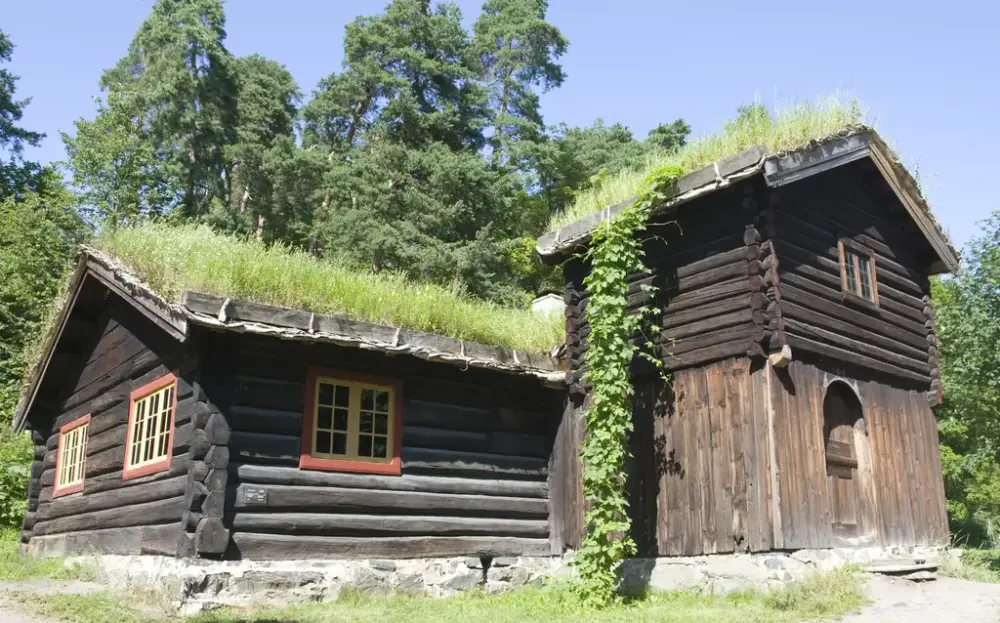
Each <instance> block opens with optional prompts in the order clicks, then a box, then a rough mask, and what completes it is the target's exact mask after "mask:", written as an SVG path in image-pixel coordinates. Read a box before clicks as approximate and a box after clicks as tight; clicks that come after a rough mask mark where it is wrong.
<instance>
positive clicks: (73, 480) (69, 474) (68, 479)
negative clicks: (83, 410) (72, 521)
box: [52, 415, 90, 497]
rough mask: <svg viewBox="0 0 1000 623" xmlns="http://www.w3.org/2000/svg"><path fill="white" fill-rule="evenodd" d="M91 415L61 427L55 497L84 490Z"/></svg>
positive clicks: (53, 492) (53, 493)
mask: <svg viewBox="0 0 1000 623" xmlns="http://www.w3.org/2000/svg"><path fill="white" fill-rule="evenodd" d="M89 428H90V416H89V415H85V416H83V417H81V418H78V419H75V420H73V421H72V422H70V423H69V424H66V425H65V426H63V427H62V428H60V429H59V449H58V450H57V454H56V482H55V488H54V489H53V491H52V495H53V497H59V496H61V495H69V494H70V493H76V492H78V491H82V490H83V477H84V471H85V470H86V467H87V430H88V429H89Z"/></svg>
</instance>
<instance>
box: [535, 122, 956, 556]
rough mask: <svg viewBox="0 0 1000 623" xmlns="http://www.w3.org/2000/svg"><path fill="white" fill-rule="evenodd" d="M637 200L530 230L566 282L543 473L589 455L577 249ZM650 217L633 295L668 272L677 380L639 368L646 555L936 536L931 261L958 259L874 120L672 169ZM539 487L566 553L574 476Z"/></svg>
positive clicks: (939, 496)
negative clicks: (560, 359) (559, 415)
mask: <svg viewBox="0 0 1000 623" xmlns="http://www.w3.org/2000/svg"><path fill="white" fill-rule="evenodd" d="M630 203H631V201H626V202H624V203H622V204H619V205H616V206H611V207H608V208H606V209H605V210H604V211H602V212H600V213H598V214H594V215H592V216H590V217H586V218H583V219H581V220H579V221H576V222H573V223H570V224H568V225H566V226H564V227H561V228H559V229H558V230H555V231H552V232H550V233H548V234H546V235H545V236H543V237H542V238H540V239H539V244H538V251H539V253H540V254H541V256H542V257H543V258H544V259H545V260H547V261H549V262H551V263H553V264H556V263H559V264H562V265H563V266H564V274H565V278H566V291H565V301H566V304H567V310H566V316H567V321H566V328H567V356H568V358H569V361H570V372H569V379H568V383H569V395H570V408H568V409H567V414H566V416H565V421H564V423H563V425H562V426H561V427H560V430H559V435H558V438H557V440H556V444H555V454H554V457H553V461H554V462H553V466H552V470H553V471H557V472H563V473H568V474H569V473H571V474H574V475H576V474H578V470H579V469H580V466H579V464H578V459H577V457H576V454H575V453H574V452H573V449H574V448H575V447H576V446H577V445H578V444H579V443H580V441H581V439H582V435H583V426H582V423H581V419H580V416H579V412H580V410H581V409H583V408H584V406H585V404H586V399H587V395H588V385H587V382H586V379H585V378H584V371H585V370H586V351H587V336H588V332H589V329H588V323H587V315H586V309H587V302H588V292H587V288H586V285H585V278H586V276H587V274H588V270H589V269H588V266H587V262H586V259H585V256H584V255H582V254H581V253H580V252H581V251H582V250H584V249H586V248H587V245H588V244H589V243H590V236H591V232H592V231H593V230H594V228H595V227H596V226H598V225H599V224H600V223H601V222H602V221H603V220H605V219H608V218H613V217H614V215H615V214H616V213H618V212H619V211H620V210H621V209H623V208H624V207H625V206H627V205H629V204H630ZM647 224H648V230H647V231H646V232H643V234H642V235H643V236H644V237H645V238H644V243H643V245H644V246H643V250H644V252H645V262H646V266H647V268H649V269H650V273H649V274H635V275H632V276H630V278H629V284H628V292H629V302H630V304H631V305H633V306H639V305H642V304H644V303H646V302H648V300H649V297H650V295H649V294H648V293H647V292H645V291H644V290H643V288H642V284H644V283H653V284H655V285H656V286H657V287H658V292H657V294H656V295H655V296H657V297H658V298H657V300H656V301H655V307H657V308H660V309H662V316H659V324H661V325H662V334H661V335H660V336H659V337H658V338H657V339H658V346H657V348H658V351H659V352H658V353H657V356H658V357H661V358H662V359H661V361H662V362H663V365H664V369H665V370H666V371H667V372H668V373H669V377H668V379H669V382H664V380H663V378H662V376H663V375H661V374H658V373H657V371H656V369H655V367H654V366H642V365H640V364H641V363H642V362H640V361H638V360H637V361H636V362H635V363H634V364H633V366H632V372H631V374H632V381H633V386H634V388H635V400H634V411H633V420H634V422H633V424H634V433H633V434H632V436H631V441H630V443H631V448H630V450H631V454H632V457H633V458H632V461H631V465H630V467H629V470H628V472H629V473H628V483H629V484H628V487H629V495H630V513H631V515H632V527H633V536H634V539H635V541H636V543H637V546H638V550H639V554H640V555H641V556H694V555H702V554H715V553H725V552H766V551H770V550H797V549H803V548H833V547H853V546H892V545H902V546H910V545H938V544H943V543H945V542H946V541H947V539H948V535H949V532H948V523H947V516H946V512H945V497H944V487H943V483H942V474H941V462H940V456H939V451H938V437H937V426H936V420H935V417H934V413H933V411H932V409H933V408H934V407H935V406H937V405H938V404H940V402H941V398H942V393H941V381H940V378H939V367H938V349H937V339H936V336H935V332H934V316H933V313H932V309H931V301H930V284H929V281H928V277H929V276H931V275H934V274H938V273H943V272H950V271H954V270H955V269H956V268H957V265H958V256H957V255H956V253H955V251H954V249H953V248H952V247H951V246H950V244H949V243H948V240H947V238H946V237H945V236H944V234H943V233H942V231H941V229H940V228H939V227H938V225H937V223H936V221H935V220H934V219H933V217H932V216H931V214H930V211H929V208H928V206H927V203H926V202H925V200H924V199H923V197H922V196H921V194H920V191H919V189H918V187H917V184H916V182H915V181H914V179H913V178H912V177H911V176H910V175H909V174H908V173H907V172H906V170H905V169H904V168H903V167H902V166H901V165H900V164H899V163H898V162H897V161H896V159H895V158H894V157H893V155H892V153H891V152H890V150H889V149H888V148H887V147H886V145H885V144H884V142H883V141H882V140H881V139H880V138H879V136H878V135H877V134H876V133H875V132H874V131H872V130H870V129H867V128H860V129H858V130H855V131H852V132H849V133H845V134H841V135H838V136H833V137H827V138H826V139H824V140H821V141H815V142H813V143H812V144H810V145H809V146H807V147H805V148H802V149H799V150H796V151H794V152H791V153H784V154H768V153H767V152H766V150H764V149H763V148H761V147H755V148H751V149H749V150H746V151H744V152H742V153H739V154H735V155H733V156H731V157H729V158H726V159H724V160H721V161H719V162H716V163H714V164H713V165H710V166H708V167H706V168H704V169H701V170H698V171H694V172H692V173H690V174H688V175H686V176H684V177H682V178H680V179H679V180H677V182H676V184H675V185H674V188H673V189H672V192H671V193H670V198H669V199H667V200H666V201H665V202H664V203H663V204H662V205H660V206H659V207H658V208H656V209H654V210H653V211H652V215H651V216H650V218H649V221H648V223H647ZM574 405H575V409H576V415H574V413H573V408H574ZM560 482H565V479H564V480H562V481H560ZM574 482H575V481H574ZM549 496H550V503H551V505H552V509H553V512H554V513H556V514H557V516H558V518H559V521H556V522H555V523H554V524H553V539H554V540H556V541H559V542H561V543H563V545H564V546H565V547H570V548H572V547H576V546H577V545H578V544H579V543H580V539H581V536H582V532H583V529H584V528H583V514H582V510H581V509H582V507H583V500H582V499H581V493H580V490H579V488H578V487H576V486H575V484H574V486H571V487H566V488H553V489H551V490H550V491H549Z"/></svg>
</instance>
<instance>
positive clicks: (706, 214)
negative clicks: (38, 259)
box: [14, 129, 958, 559]
mask: <svg viewBox="0 0 1000 623" xmlns="http://www.w3.org/2000/svg"><path fill="white" fill-rule="evenodd" d="M624 205H626V204H622V205H618V206H611V207H609V208H607V209H605V210H604V211H603V212H602V213H600V214H597V215H594V216H592V217H588V218H584V219H582V220H581V221H578V222H575V223H571V224H569V225H567V226H565V227H562V228H560V229H558V230H556V231H553V232H550V233H549V234H547V235H545V236H543V237H542V238H540V239H539V245H538V252H539V253H540V255H541V256H542V257H543V259H545V260H546V261H549V262H551V263H553V264H555V263H560V264H562V266H563V270H564V272H565V277H566V290H565V297H564V300H565V302H566V312H565V313H566V337H565V343H564V344H563V345H562V346H561V347H560V349H559V350H558V351H554V352H557V353H559V357H557V358H554V357H552V356H550V355H549V354H547V353H529V352H519V351H512V350H509V349H505V348H498V347H494V346H487V345H483V344H474V343H470V342H464V341H461V340H456V339H452V338H447V337H443V336H439V335H432V334H428V333H421V332H419V331H413V330H409V329H406V328H401V327H392V326H385V325H377V324H372V323H366V322H359V321H356V320H349V319H346V318H342V317H336V316H327V315H320V314H317V313H312V312H310V311H307V310H296V309H285V308H279V307H274V306H270V305H263V304H260V303H258V302H254V301H249V300H239V299H232V298H229V297H225V296H219V295H212V294H205V293H199V292H184V293H183V294H182V295H181V296H180V300H179V301H171V300H168V299H167V298H165V297H163V296H161V295H159V294H158V293H157V292H155V291H154V290H153V289H152V288H151V287H149V286H148V285H147V284H145V283H144V282H143V281H142V280H141V276H140V275H137V274H136V273H135V271H132V270H130V269H129V267H128V266H125V265H124V264H122V263H121V262H120V261H118V260H116V259H115V258H114V257H109V256H107V255H106V254H104V253H102V252H100V251H96V250H92V249H85V250H84V251H83V252H82V254H81V257H80V260H79V263H78V265H77V268H76V271H75V272H74V273H73V275H72V276H71V278H70V288H69V293H70V295H69V297H68V298H67V301H66V303H65V304H64V305H63V307H62V308H61V310H60V313H59V316H58V318H57V322H56V325H55V330H54V331H52V332H51V334H50V336H49V338H48V340H47V342H46V344H45V347H44V349H43V354H42V356H41V358H40V360H39V361H38V363H37V365H36V366H35V368H34V369H33V370H32V372H31V376H30V378H29V379H28V385H27V390H26V391H25V393H24V395H23V396H22V400H21V402H20V403H19V405H18V408H17V410H16V412H15V414H14V426H15V428H17V429H19V430H25V429H27V430H30V431H31V435H32V438H33V441H34V448H35V449H34V463H33V464H32V467H31V480H30V491H29V501H28V510H27V512H26V514H25V518H24V523H23V528H22V542H23V548H24V550H25V551H26V552H27V553H29V554H31V555H37V556H46V555H65V554H93V553H109V554H159V555H167V556H177V557H188V556H201V557H209V558H226V559H302V558H324V557H326V558H406V557H418V558H434V557H451V556H559V555H562V554H563V553H564V552H566V551H567V550H572V549H575V548H577V547H578V546H579V544H580V541H581V539H582V536H583V531H584V519H583V517H584V500H583V493H582V466H581V464H580V460H579V444H580V442H581V440H582V438H583V435H584V426H583V419H582V415H581V414H582V411H583V409H584V408H585V406H586V401H587V394H588V385H587V383H586V381H585V379H584V372H585V370H586V350H587V335H588V327H587V321H586V308H587V300H588V293H587V290H586V287H585V283H584V281H585V278H586V275H587V271H588V267H587V264H586V260H585V259H584V257H583V256H581V255H580V251H581V250H584V249H586V248H587V245H588V243H589V241H590V233H591V231H592V230H593V228H594V227H595V226H597V225H599V224H600V222H601V221H602V220H603V219H607V218H612V217H613V216H614V214H616V213H617V212H618V211H620V210H621V209H622V207H623V206H624ZM648 233H650V234H652V235H650V236H648V238H647V239H645V242H644V244H645V251H646V260H647V264H648V266H649V268H650V269H651V273H650V274H648V275H645V274H644V275H634V276H632V277H631V278H630V283H629V286H628V288H629V292H630V302H631V303H632V304H634V305H636V306H638V305H641V304H643V303H645V302H647V297H648V296H649V295H648V294H647V292H646V291H645V290H644V289H643V288H642V284H643V283H650V282H652V283H655V284H656V285H657V286H658V292H657V294H656V296H657V297H658V300H657V301H656V303H657V306H658V307H659V308H661V309H662V318H661V319H660V323H661V325H662V329H663V331H662V335H661V336H660V337H659V338H658V349H659V356H660V357H662V361H663V363H664V368H665V370H666V371H667V372H668V373H669V382H665V381H664V380H663V378H662V377H661V375H660V374H658V373H657V371H656V370H655V369H650V368H649V367H646V366H643V365H641V362H638V361H637V362H636V364H635V365H634V366H633V370H632V375H633V379H632V380H633V385H634V387H635V389H636V391H635V405H634V432H633V434H632V435H631V439H630V444H631V448H630V452H631V455H632V459H631V460H630V464H629V466H628V473H627V475H626V476H627V478H626V480H627V487H628V490H629V494H630V500H631V501H630V513H631V514H632V526H633V536H634V538H635V540H636V542H637V544H638V546H639V554H640V555H641V556H693V555H702V554H713V553H728V552H751V553H755V552H767V551H772V550H795V549H802V548H831V547H844V546H865V545H904V546H905V545H920V544H940V543H942V542H944V541H945V540H946V539H947V536H948V525H947V517H946V514H945V506H944V489H943V484H942V478H941V464H940V458H939V455H938V439H937V429H936V424H935V418H934V414H933V411H932V410H933V408H934V407H935V406H936V405H938V404H939V403H940V400H941V383H940V379H939V378H938V377H939V372H938V363H937V357H938V354H937V341H936V336H935V333H934V318H933V313H932V310H931V304H930V298H929V296H930V289H929V282H928V277H929V276H930V275H933V274H937V273H942V272H948V271H952V270H954V269H955V268H956V267H957V262H958V258H957V255H956V253H955V251H954V250H953V249H952V247H951V246H950V245H949V243H948V241H947V239H946V237H945V236H944V235H943V233H942V232H941V230H940V228H939V227H938V225H937V224H936V222H935V221H934V219H933V217H932V216H931V215H930V211H929V208H928V206H927V204H926V202H925V201H924V199H923V198H922V196H921V194H920V192H919V189H918V188H917V185H916V183H915V182H914V180H913V179H912V177H911V176H910V175H909V174H908V173H907V172H906V170H905V169H904V168H903V167H902V166H901V165H899V163H898V162H896V160H895V159H894V158H893V157H892V155H891V152H890V151H889V150H888V148H887V147H886V146H885V145H884V143H883V142H882V141H881V139H880V138H879V137H878V135H877V134H875V133H874V132H873V131H870V130H866V129H862V130H859V131H855V132H852V133H849V134H846V135H838V136H834V137H829V138H827V139H825V140H822V141H817V142H814V143H812V144H810V145H809V146H807V147H805V148H803V149H799V150H796V151H794V152H790V153H782V154H769V153H768V152H767V150H765V149H764V148H761V147H755V148H751V149H749V150H746V151H744V152H742V153H739V154H736V155H733V156H731V157H729V158H726V159H724V160H721V161H719V162H716V163H714V164H713V165H712V166H709V167H706V168H705V169H702V170H698V171H694V172H692V173H690V174H688V175H686V176H684V177H682V178H681V179H679V180H678V181H677V183H676V185H675V187H674V189H673V194H672V196H671V197H670V198H669V199H668V200H667V201H666V202H665V203H664V204H663V205H661V206H660V207H659V208H658V209H656V210H655V211H654V214H653V216H652V217H651V220H650V223H649V230H648Z"/></svg>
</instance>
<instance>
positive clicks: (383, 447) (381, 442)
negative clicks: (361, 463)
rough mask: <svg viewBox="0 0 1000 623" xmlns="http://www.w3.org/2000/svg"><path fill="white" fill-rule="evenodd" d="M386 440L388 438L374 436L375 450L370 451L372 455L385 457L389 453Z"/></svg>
mask: <svg viewBox="0 0 1000 623" xmlns="http://www.w3.org/2000/svg"><path fill="white" fill-rule="evenodd" d="M388 441H389V440H388V439H386V438H385V437H376V438H375V451H374V452H373V453H372V456H374V457H377V458H380V459H384V458H386V457H387V456H388V455H389V452H388V449H389V444H388Z"/></svg>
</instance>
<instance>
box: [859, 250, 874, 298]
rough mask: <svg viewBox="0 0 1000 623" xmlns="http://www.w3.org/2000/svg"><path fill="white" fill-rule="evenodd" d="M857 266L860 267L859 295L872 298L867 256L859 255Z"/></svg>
mask: <svg viewBox="0 0 1000 623" xmlns="http://www.w3.org/2000/svg"><path fill="white" fill-rule="evenodd" d="M858 260H859V264H858V267H859V268H860V269H861V296H863V297H865V298H866V299H868V300H874V298H875V297H874V296H872V276H871V271H870V266H869V259H868V258H867V257H859V258H858Z"/></svg>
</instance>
